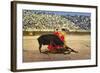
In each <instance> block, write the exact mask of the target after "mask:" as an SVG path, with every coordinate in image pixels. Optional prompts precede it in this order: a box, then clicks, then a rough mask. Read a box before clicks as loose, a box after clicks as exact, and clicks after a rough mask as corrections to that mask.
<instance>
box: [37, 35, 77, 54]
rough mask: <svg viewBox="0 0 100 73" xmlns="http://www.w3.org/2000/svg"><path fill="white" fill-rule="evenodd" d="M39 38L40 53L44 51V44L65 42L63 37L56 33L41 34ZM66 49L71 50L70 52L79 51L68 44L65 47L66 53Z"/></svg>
mask: <svg viewBox="0 0 100 73" xmlns="http://www.w3.org/2000/svg"><path fill="white" fill-rule="evenodd" d="M37 40H38V43H39V52H40V53H42V52H41V48H42V45H59V46H64V42H63V41H61V39H60V38H59V37H58V36H57V35H54V34H44V35H41V36H40V37H39V38H38V39H37ZM64 51H69V53H70V52H75V53H77V51H75V50H73V49H71V48H70V47H68V46H65V47H64V50H63V53H64Z"/></svg>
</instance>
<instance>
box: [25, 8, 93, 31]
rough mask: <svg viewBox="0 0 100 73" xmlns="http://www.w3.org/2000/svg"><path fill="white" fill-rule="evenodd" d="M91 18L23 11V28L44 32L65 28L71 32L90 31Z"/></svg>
mask: <svg viewBox="0 0 100 73" xmlns="http://www.w3.org/2000/svg"><path fill="white" fill-rule="evenodd" d="M90 22H91V20H90V16H84V15H74V16H71V15H66V16H64V15H63V16H62V15H56V14H48V13H45V12H32V11H27V10H24V11H23V28H24V29H28V28H31V29H34V30H37V29H39V30H44V29H55V28H61V27H65V28H67V29H69V30H78V29H82V30H90V27H91V23H90Z"/></svg>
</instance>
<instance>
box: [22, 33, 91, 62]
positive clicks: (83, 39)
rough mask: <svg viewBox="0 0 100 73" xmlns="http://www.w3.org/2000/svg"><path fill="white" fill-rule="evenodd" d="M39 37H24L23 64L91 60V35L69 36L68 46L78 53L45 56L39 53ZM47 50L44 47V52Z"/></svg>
mask: <svg viewBox="0 0 100 73" xmlns="http://www.w3.org/2000/svg"><path fill="white" fill-rule="evenodd" d="M38 37H39V36H24V37H23V62H34V61H56V60H57V61H58V60H83V59H90V58H91V46H90V39H91V38H90V35H88V34H86V35H75V34H74V35H68V39H67V45H68V46H69V47H71V48H72V49H74V50H76V51H78V53H73V52H72V53H70V54H66V55H64V54H52V53H49V54H48V55H47V54H43V53H41V54H40V53H39V49H38V46H39V45H38V41H37V38H38ZM44 50H47V46H43V47H42V51H44Z"/></svg>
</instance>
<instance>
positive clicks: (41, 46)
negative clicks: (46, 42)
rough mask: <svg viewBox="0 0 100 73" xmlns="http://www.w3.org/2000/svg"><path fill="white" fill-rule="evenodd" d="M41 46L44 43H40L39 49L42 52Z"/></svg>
mask: <svg viewBox="0 0 100 73" xmlns="http://www.w3.org/2000/svg"><path fill="white" fill-rule="evenodd" d="M41 47H42V44H40V45H39V51H40V53H41Z"/></svg>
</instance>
